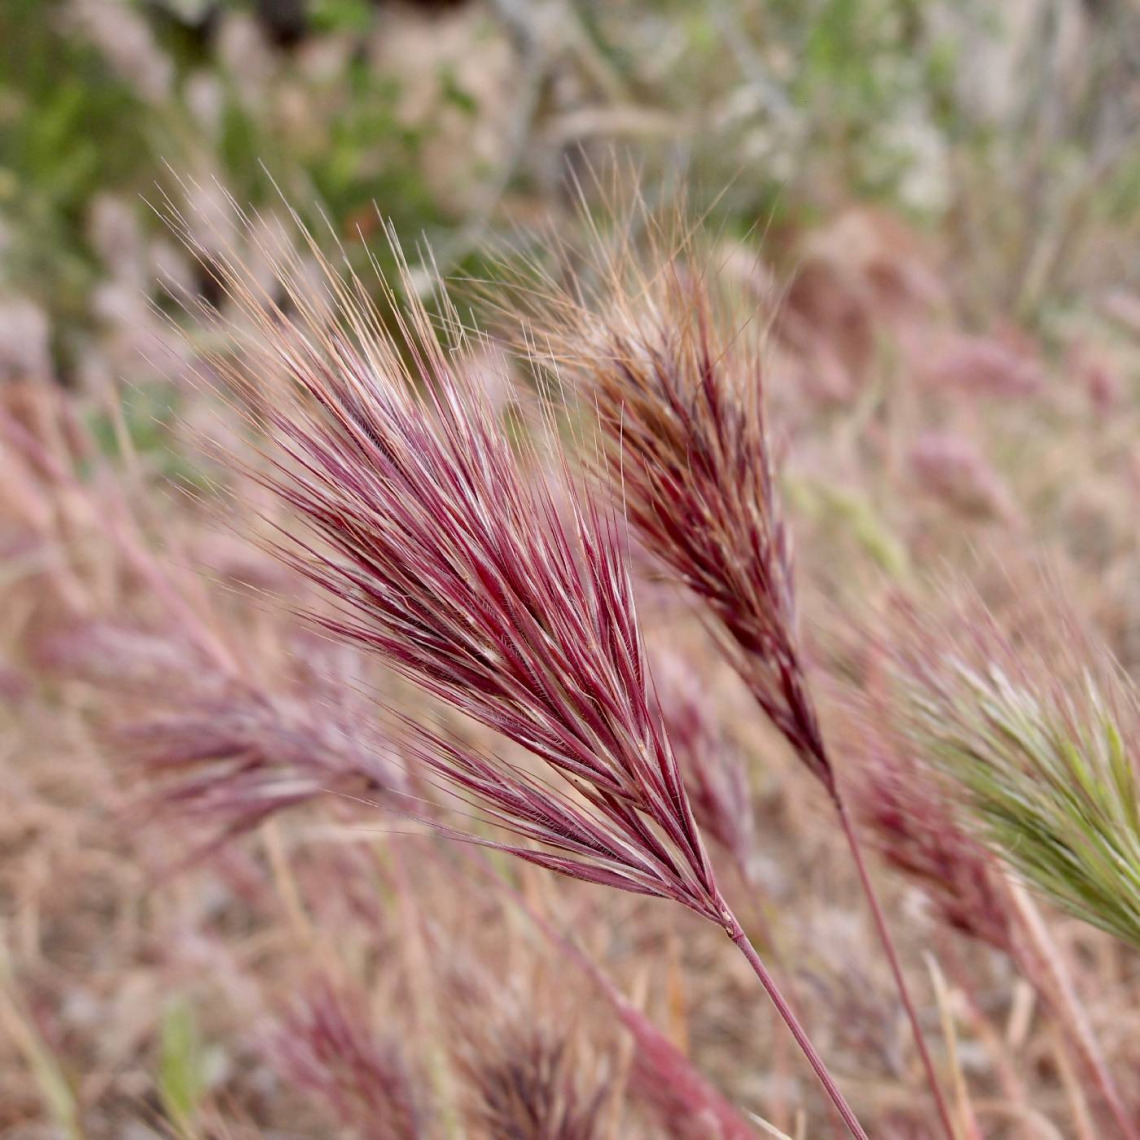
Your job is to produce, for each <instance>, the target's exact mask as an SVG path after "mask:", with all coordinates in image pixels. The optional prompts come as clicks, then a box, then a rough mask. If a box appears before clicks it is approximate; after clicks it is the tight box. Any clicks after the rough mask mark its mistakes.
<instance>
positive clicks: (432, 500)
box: [174, 216, 865, 1137]
mask: <svg viewBox="0 0 1140 1140" xmlns="http://www.w3.org/2000/svg"><path fill="white" fill-rule="evenodd" d="M174 224H175V226H176V228H179V229H180V231H181V232H182V235H183V238H184V240H186V241H188V242H189V243H190V244H191V248H193V242H194V239H193V236H192V233H191V232H190V230H189V229H188V228H187V227H186V226H184V225H183V224H181V223H180V222H179V219H178V218H177V216H175V219H174ZM309 240H310V246H311V250H312V252H313V253H316V252H317V250H316V245H315V242H312V239H311V238H310V239H309ZM321 264H322V265H323V267H324V270H325V282H324V289H323V291H322V290H320V289H316V288H315V287H314V286H313V285H312V284H311V282H309V281H307V280H305V279H302V278H300V277H299V276H298V275H297V273H296V272H295V271H294V269H293V268H291V266H290V264H289V263H288V262H285V263H283V264H281V266H280V269H281V279H282V283H283V287H284V289H285V292H286V294H287V300H288V310H289V312H288V315H287V314H286V312H285V311H284V310H283V308H282V307H281V306H280V305H277V304H276V303H275V302H274V301H273V299H272V298H271V297H269V296H267V295H266V294H265V293H264V291H260V290H259V289H258V288H257V286H256V284H253V285H251V284H249V280H250V279H249V275H248V274H247V273H246V272H245V271H244V270H243V268H242V266H241V264H240V263H239V262H237V261H235V260H234V259H233V258H232V257H231V256H229V255H226V254H224V255H222V256H221V257H216V258H215V260H214V265H215V266H216V267H217V273H218V275H219V277H220V278H221V283H222V285H223V286H224V287H225V289H226V291H227V293H228V294H229V296H230V298H231V300H232V302H233V304H234V305H235V306H236V308H237V314H236V316H235V317H234V319H233V321H232V327H233V328H234V329H235V330H236V331H238V332H239V333H241V334H243V335H242V336H241V337H240V340H241V344H242V347H243V348H244V352H242V353H241V354H240V355H235V356H232V357H229V358H222V359H215V360H214V361H213V362H212V363H213V366H214V368H215V370H216V375H217V376H219V377H221V380H222V382H223V383H224V384H225V385H227V386H228V387H229V388H230V389H231V391H232V392H234V393H236V394H237V395H238V396H240V397H241V398H243V400H244V402H245V403H246V405H247V406H248V407H249V408H250V409H252V411H251V413H250V415H251V418H252V419H253V421H254V426H255V427H256V428H257V429H258V430H260V431H263V432H264V433H265V435H266V436H267V437H268V439H269V441H270V442H269V445H268V450H269V452H270V454H267V455H266V456H265V457H264V458H265V463H264V465H263V466H262V467H261V468H260V469H259V470H257V471H254V472H253V474H254V475H255V476H256V477H258V478H260V479H261V481H262V483H263V484H264V485H265V486H267V487H268V488H269V489H270V490H272V491H273V492H274V493H275V494H276V495H277V496H279V498H280V499H281V500H282V501H283V502H284V503H286V504H288V505H289V506H290V507H291V509H292V511H293V513H294V514H295V516H296V518H297V520H298V522H299V524H300V526H301V528H302V531H303V533H302V534H301V535H299V536H298V537H296V538H293V539H291V538H288V537H286V538H284V539H283V540H282V542H281V544H280V550H279V553H280V554H281V556H282V557H283V558H284V559H285V560H286V561H288V562H289V563H290V564H291V565H293V566H294V567H295V568H296V569H297V570H299V571H300V572H301V573H302V574H304V575H307V576H308V577H309V578H310V579H312V580H313V581H314V582H316V583H317V584H318V585H319V586H321V587H322V589H323V590H324V592H325V594H326V595H327V597H328V598H329V599H330V601H331V603H332V605H333V607H334V609H333V612H332V613H331V614H330V613H327V612H326V613H315V614H313V615H312V617H313V619H314V620H315V621H316V622H317V624H318V625H320V626H322V627H323V628H324V629H325V630H326V631H328V632H330V633H332V634H333V635H334V636H335V637H337V638H338V639H340V640H342V641H346V642H349V643H351V644H354V645H357V646H359V647H361V648H363V649H365V650H367V651H369V652H371V653H373V654H375V655H376V656H377V657H379V658H380V659H381V660H383V661H384V662H385V663H387V664H388V665H389V666H390V667H392V668H393V669H395V670H396V671H398V672H399V673H401V674H402V675H403V676H405V677H406V678H408V679H410V680H411V681H413V682H414V683H416V684H417V685H419V686H420V687H421V689H423V690H424V691H425V692H427V693H428V694H430V695H431V696H433V697H435V698H437V699H438V700H439V701H441V702H442V703H443V704H444V705H445V706H450V707H451V708H452V709H454V710H457V711H458V712H460V713H462V714H464V715H465V716H467V717H468V718H470V719H471V720H473V721H475V722H477V723H479V724H482V725H483V726H485V727H486V728H488V729H491V730H493V731H494V732H496V733H498V734H500V735H501V736H502V737H503V738H505V739H506V740H508V741H511V742H512V743H513V744H515V745H517V746H519V747H520V748H522V749H523V750H525V751H526V752H527V753H529V754H530V756H531V757H532V758H533V759H534V761H536V762H537V766H534V767H532V766H530V763H529V762H528V764H527V766H524V764H523V763H522V762H516V761H513V760H511V759H508V758H505V757H503V756H499V755H495V754H490V753H487V752H484V751H480V750H479V749H477V748H475V747H473V746H471V745H469V744H467V743H460V742H459V741H458V739H457V738H455V737H453V736H446V737H445V736H443V735H441V734H439V733H436V732H432V731H429V730H428V729H426V728H424V727H422V726H419V725H416V724H413V723H408V730H409V734H410V736H411V738H412V742H411V744H410V746H409V748H408V749H407V752H406V754H408V755H410V756H412V757H413V758H416V759H418V760H419V761H420V767H421V769H422V770H423V771H424V772H427V773H430V774H432V775H433V776H434V777H435V778H436V780H437V782H438V785H439V786H440V788H442V789H443V790H444V791H446V792H447V793H449V794H451V795H453V796H455V797H457V798H458V799H459V800H460V801H462V802H463V803H465V804H467V805H469V806H472V807H475V808H476V809H478V810H480V811H481V812H482V813H483V814H484V815H485V817H486V818H487V819H489V820H490V821H491V822H492V823H494V824H495V825H497V827H498V828H499V831H500V834H503V835H504V838H503V839H501V840H497V841H495V840H491V839H489V838H486V837H485V836H484V835H481V834H478V833H477V832H476V831H475V830H474V829H473V828H470V829H468V830H465V831H457V830H452V831H451V834H454V835H457V836H458V837H461V838H465V839H467V840H468V841H470V842H474V843H479V844H483V845H486V846H491V847H495V848H498V849H500V850H504V851H507V852H509V853H512V854H514V855H516V856H518V857H519V858H522V859H524V860H528V861H530V862H532V863H535V864H538V865H540V866H543V867H546V868H549V869H551V870H554V871H558V872H560V873H562V874H565V875H568V876H571V877H574V878H577V879H580V880H584V881H587V882H593V883H598V884H603V885H607V886H611V887H614V888H617V889H621V890H626V891H631V892H634V893H638V894H644V895H650V896H655V897H659V898H665V899H671V900H673V901H675V902H677V903H680V904H681V905H683V906H685V907H687V908H689V909H690V910H693V911H694V912H696V913H698V914H700V915H701V916H702V917H705V918H708V919H710V920H711V921H713V922H715V923H717V924H718V925H720V926H722V927H723V929H724V930H725V931H726V933H727V934H728V935H729V936H730V937H731V938H732V940H733V941H734V942H735V943H736V945H737V946H738V947H739V948H740V950H741V952H742V953H743V954H744V955H745V957H746V958H747V960H748V962H749V964H750V965H751V967H752V969H753V971H754V972H755V973H756V976H757V978H758V980H759V981H760V982H761V984H762V985H763V986H764V988H765V990H766V992H767V993H768V995H769V996H770V997H771V999H772V1001H773V1002H774V1003H775V1004H776V1006H777V1008H778V1009H779V1011H780V1014H781V1017H783V1019H784V1020H785V1022H786V1024H787V1025H788V1028H789V1030H790V1032H792V1034H793V1035H794V1036H795V1037H796V1040H797V1042H798V1044H799V1045H800V1048H801V1049H802V1050H803V1052H804V1054H805V1056H807V1058H808V1060H809V1061H810V1063H811V1065H812V1067H813V1069H814V1071H815V1072H816V1074H817V1076H818V1077H819V1079H820V1082H821V1083H822V1084H823V1085H824V1087H825V1088H826V1090H827V1093H828V1095H829V1097H830V1098H831V1099H832V1101H833V1103H834V1104H835V1105H836V1107H837V1109H838V1110H839V1112H840V1113H841V1114H842V1115H843V1118H844V1120H845V1121H846V1123H847V1124H848V1127H849V1128H850V1130H851V1132H852V1134H853V1135H855V1136H860V1137H861V1136H865V1133H864V1131H863V1129H862V1127H861V1126H860V1124H859V1122H858V1120H857V1119H856V1117H855V1115H854V1113H853V1112H852V1110H851V1108H850V1106H849V1105H848V1104H847V1102H846V1100H845V1099H844V1097H843V1095H842V1093H841V1092H840V1090H839V1089H838V1087H837V1086H836V1084H835V1082H834V1080H833V1078H832V1077H831V1075H830V1073H829V1072H828V1070H827V1068H826V1066H825V1065H824V1063H823V1061H822V1058H820V1056H819V1054H818V1052H817V1051H816V1050H815V1048H814V1046H813V1045H812V1043H811V1041H810V1039H809V1038H808V1036H807V1034H806V1033H805V1032H804V1030H803V1028H802V1027H801V1026H800V1025H799V1022H798V1021H797V1020H796V1018H795V1015H794V1013H793V1012H792V1010H791V1009H790V1007H789V1006H788V1005H787V1003H786V1002H785V1001H784V999H783V997H782V995H781V994H780V992H779V989H778V987H777V986H776V984H775V981H774V979H773V978H772V976H771V974H770V973H769V972H768V970H767V968H766V966H765V965H764V963H763V961H762V960H761V959H760V958H759V956H758V955H757V954H756V951H755V949H754V948H753V947H752V945H751V943H749V941H748V938H747V936H746V934H745V933H744V930H743V928H742V927H741V925H740V923H739V921H738V919H737V918H736V917H735V915H733V913H732V912H731V910H730V909H729V908H728V906H727V904H726V903H725V901H724V899H723V897H722V896H721V894H720V891H719V889H718V886H717V884H716V881H715V878H714V875H713V870H712V865H711V863H710V861H709V859H708V856H707V855H706V852H705V848H704V843H703V841H702V838H701V835H700V832H699V830H698V827H697V824H696V820H695V818H694V813H693V809H692V805H691V803H690V801H689V798H688V795H687V793H686V789H685V784H684V780H683V778H682V775H681V771H680V767H679V765H678V763H677V760H676V757H675V755H674V753H673V750H672V747H671V745H670V742H669V738H668V735H667V733H666V731H665V729H664V727H663V725H662V723H661V720H660V718H659V717H658V716H657V715H656V713H655V710H654V707H653V701H652V697H651V681H650V677H649V671H648V668H647V664H646V660H645V651H644V647H643V645H642V640H641V633H640V629H639V627H638V623H637V617H636V609H635V605H634V594H633V587H632V583H631V580H630V575H629V571H628V558H629V554H628V549H627V541H626V536H625V531H624V525H623V522H622V520H621V518H620V516H619V515H618V513H617V512H616V511H615V510H614V509H613V508H612V507H609V506H606V505H603V504H599V503H597V502H595V501H594V500H592V499H590V498H589V497H584V496H581V495H580V494H578V493H577V492H578V491H579V490H580V488H579V487H578V486H577V485H576V482H575V480H574V478H573V476H572V475H571V474H570V472H569V470H568V465H567V464H566V463H565V462H564V461H558V462H556V463H555V464H554V465H553V467H554V472H555V474H554V476H553V477H552V478H551V479H549V480H548V479H545V478H539V477H538V476H537V472H538V471H540V470H541V469H542V464H540V463H538V462H534V461H533V458H534V457H533V453H534V450H535V448H536V447H537V443H538V436H537V435H536V434H535V433H531V434H523V435H522V438H518V437H517V433H516V435H512V434H511V433H509V432H508V431H507V430H506V427H505V425H504V424H502V423H500V422H499V420H498V419H497V417H496V415H495V412H494V410H493V408H492V407H491V406H490V405H489V401H488V398H487V393H486V391H485V389H484V388H483V387H482V386H481V385H478V384H476V383H474V382H473V380H472V377H473V370H471V369H469V368H465V367H463V366H462V365H463V362H464V355H465V353H466V352H467V351H468V350H467V341H466V339H465V337H464V335H463V333H462V331H461V324H460V321H459V318H458V314H457V313H456V311H455V310H454V309H453V308H452V307H450V304H449V303H448V302H447V300H446V297H444V296H441V304H442V306H443V315H442V321H441V323H442V325H443V327H444V330H445V332H446V338H445V337H444V336H441V334H440V332H439V331H438V329H437V327H436V324H434V323H433V321H432V319H431V318H430V317H429V315H428V313H427V312H426V310H425V308H424V307H423V305H422V304H420V303H416V302H413V303H411V304H410V305H408V306H407V307H405V308H402V307H401V306H400V305H398V304H396V303H394V298H393V296H392V294H391V291H390V290H389V291H387V292H386V299H387V301H388V309H387V311H386V312H385V313H384V314H381V312H380V310H379V309H378V308H377V306H376V305H375V304H374V302H373V301H372V300H371V299H370V297H369V296H368V295H367V293H366V291H365V289H364V286H363V284H362V283H361V282H360V281H359V279H358V278H356V277H355V276H349V277H348V278H347V279H345V278H342V277H340V276H338V274H337V273H336V272H334V271H333V270H332V268H331V267H330V266H329V265H328V263H327V262H321ZM405 280H406V281H407V280H408V278H407V276H406V277H405ZM386 288H387V287H386V286H385V289H386ZM409 292H411V291H410V290H409ZM389 325H390V326H391V328H389ZM559 486H560V487H562V488H563V490H564V491H565V492H569V493H563V494H560V493H558V491H557V489H556V488H557V487H559ZM443 830H447V829H446V828H444V829H443Z"/></svg>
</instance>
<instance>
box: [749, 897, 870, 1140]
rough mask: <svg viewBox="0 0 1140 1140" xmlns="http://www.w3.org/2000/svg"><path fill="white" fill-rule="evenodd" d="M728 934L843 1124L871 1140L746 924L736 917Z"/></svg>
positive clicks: (854, 1134) (860, 1139)
mask: <svg viewBox="0 0 1140 1140" xmlns="http://www.w3.org/2000/svg"><path fill="white" fill-rule="evenodd" d="M728 935H729V937H730V938H731V939H732V941H733V942H735V943H736V945H737V946H738V947H739V949H740V952H741V953H742V954H743V955H744V957H745V958H746V959H747V961H748V964H749V965H750V966H751V967H752V969H753V972H754V973H755V974H756V976H757V977H758V978H759V979H760V984H761V985H762V986H763V987H764V990H765V992H766V993H767V994H768V997H769V998H771V1000H772V1004H773V1005H774V1006H775V1007H776V1010H777V1012H778V1013H779V1014H780V1017H781V1018H783V1021H784V1024H785V1025H786V1026H787V1027H788V1028H789V1029H790V1030H791V1032H792V1036H793V1037H794V1038H795V1039H796V1044H797V1045H799V1047H800V1049H801V1050H802V1051H803V1054H804V1056H805V1057H806V1058H807V1059H808V1064H810V1065H811V1067H812V1068H813V1069H814V1070H815V1075H816V1076H817V1077H818V1078H819V1082H820V1084H822V1085H823V1087H824V1091H825V1092H826V1093H827V1095H828V1096H829V1097H830V1098H831V1102H832V1103H833V1104H834V1105H835V1108H836V1110H837V1111H838V1112H839V1115H840V1116H841V1117H843V1123H844V1124H846V1125H847V1128H848V1130H849V1131H850V1133H851V1135H852V1136H855V1137H857V1138H858V1140H868V1137H867V1133H866V1132H865V1131H864V1130H863V1126H862V1125H861V1124H860V1123H859V1121H858V1119H857V1118H856V1116H855V1113H854V1112H853V1111H852V1109H851V1106H850V1105H849V1104H848V1103H847V1101H846V1099H845V1098H844V1096H843V1094H842V1093H841V1092H840V1091H839V1086H838V1085H836V1083H835V1081H834V1080H833V1079H832V1076H831V1074H830V1073H829V1072H828V1071H827V1066H826V1065H825V1064H824V1063H823V1058H822V1057H820V1055H819V1054H818V1053H817V1052H816V1050H815V1046H814V1045H813V1044H812V1043H811V1039H810V1038H809V1037H808V1035H807V1033H806V1032H805V1031H804V1028H803V1026H802V1025H800V1023H799V1021H798V1020H797V1019H796V1015H795V1014H794V1013H793V1012H792V1008H791V1006H789V1005H788V1003H787V1002H786V1001H785V1000H784V995H783V994H782V993H780V989H779V987H778V986H777V985H776V981H775V979H774V978H773V977H772V975H771V974H770V973H768V968H767V966H765V965H764V963H763V961H762V960H761V958H760V955H759V954H757V953H756V949H755V947H753V945H752V943H751V942H749V941H748V935H747V934H745V933H744V929H743V927H741V925H740V923H739V922H737V921H736V920H735V919H733V926H732V928H731V929H729V931H728Z"/></svg>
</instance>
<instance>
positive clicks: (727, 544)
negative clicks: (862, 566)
mask: <svg viewBox="0 0 1140 1140" xmlns="http://www.w3.org/2000/svg"><path fill="white" fill-rule="evenodd" d="M684 252H685V253H688V252H689V251H688V250H685V251H684ZM597 256H598V258H599V259H600V261H601V264H600V265H598V266H597V276H598V278H599V282H600V283H599V284H598V285H597V287H596V294H595V295H594V296H591V297H588V298H586V299H583V298H582V297H580V296H579V295H577V294H574V295H572V294H570V293H567V292H564V291H560V290H558V288H557V287H555V286H553V285H551V288H550V290H549V291H544V290H543V289H542V287H541V286H540V287H539V288H538V289H535V288H534V287H533V286H532V283H529V282H528V283H526V284H525V285H522V286H520V287H519V289H518V290H517V295H518V299H519V303H520V304H521V305H523V306H525V307H527V308H529V310H530V314H529V315H530V320H531V327H530V329H529V332H528V337H529V341H530V351H531V353H532V355H533V357H534V360H535V362H536V364H537V365H538V366H539V367H543V366H550V365H551V364H553V365H554V366H555V367H556V368H557V369H558V370H559V372H560V374H562V375H567V376H570V377H571V378H572V379H573V380H574V382H575V383H576V384H577V386H578V388H579V391H580V393H581V396H582V398H583V400H584V401H585V403H586V404H587V405H589V406H591V407H592V408H593V409H595V410H596V413H597V418H598V421H599V424H600V434H601V440H602V442H601V449H600V456H599V458H598V462H597V464H596V465H595V468H596V473H597V474H598V475H600V476H601V478H602V481H603V482H604V483H606V484H608V486H609V487H610V488H611V491H612V493H613V496H614V497H615V499H616V500H617V501H620V502H621V503H622V505H623V507H624V509H625V511H626V513H627V515H628V517H629V519H630V522H631V523H632V524H633V526H634V527H635V528H636V531H637V533H638V535H639V538H640V539H641V541H642V542H643V543H644V545H645V546H646V547H647V548H648V549H649V550H651V551H652V552H653V553H654V554H655V555H656V556H657V557H658V558H659V559H660V560H661V562H663V563H664V564H665V566H666V567H667V568H668V569H669V570H670V571H671V573H672V574H673V575H675V576H676V578H678V579H679V580H680V581H681V582H682V583H683V584H684V585H686V586H687V587H689V589H690V590H692V592H693V593H694V594H695V595H696V596H697V597H699V598H700V599H702V600H703V601H704V602H705V603H706V604H707V606H708V608H709V611H710V612H711V614H712V616H713V617H714V618H715V620H716V626H717V628H718V629H719V631H720V633H721V634H722V635H723V636H722V638H721V640H722V643H723V646H724V648H725V651H726V652H727V654H728V655H729V657H730V658H731V660H732V661H733V663H734V665H735V666H736V668H737V670H738V672H739V673H740V675H741V676H742V677H743V679H744V680H745V682H746V683H747V685H748V687H749V689H750V691H751V693H752V695H753V696H754V698H755V699H756V701H757V702H758V703H759V704H760V706H761V707H762V708H763V710H764V711H765V713H766V714H767V715H768V717H769V718H770V719H771V721H772V722H773V724H775V726H776V727H777V729H778V730H779V731H780V732H781V733H782V734H783V735H784V737H785V738H786V739H787V740H788V742H789V743H790V744H791V745H792V747H793V748H794V749H795V751H796V753H797V755H798V756H799V757H800V758H801V760H802V761H803V762H804V763H805V764H806V766H807V767H808V768H809V770H811V772H812V773H813V774H814V775H815V776H816V777H817V778H819V779H820V780H821V781H822V782H823V783H824V785H825V786H826V787H827V788H828V789H829V790H831V789H832V788H833V787H834V776H833V774H832V772H831V765H830V761H829V759H828V756H827V753H826V750H825V748H824V744H823V739H822V735H821V732H820V727H819V721H818V717H817V715H816V711H815V707H814V704H813V702H812V699H811V696H810V693H809V692H808V687H807V682H806V677H805V670H804V667H803V660H802V657H803V655H802V650H801V648H800V644H799V639H798V635H797V629H796V606H795V594H794V589H793V582H792V566H791V541H790V537H789V534H788V531H787V529H786V527H785V525H784V522H783V518H782V513H781V508H780V503H779V499H778V495H777V492H776V487H775V480H774V471H773V463H772V448H771V444H770V440H769V437H768V431H767V427H766V424H765V417H764V410H763V386H764V385H763V370H762V367H761V361H760V350H759V347H758V346H757V345H755V344H753V343H751V342H750V338H749V335H748V331H747V330H744V331H742V332H740V333H738V334H737V335H735V336H728V335H725V334H724V333H723V332H722V331H721V329H720V327H719V321H718V317H717V315H716V311H715V310H716V305H715V300H714V297H713V294H712V288H711V286H710V283H709V281H708V280H707V278H706V277H705V276H704V275H702V274H701V273H699V272H697V271H696V270H695V269H694V268H693V267H692V266H691V265H690V264H689V263H688V262H686V261H683V260H682V259H681V256H680V255H679V254H675V253H670V254H668V255H666V256H664V257H659V258H658V261H655V262H654V264H655V265H656V264H658V262H659V266H658V267H657V268H656V269H655V271H654V272H652V273H649V272H648V271H647V272H644V273H643V272H642V271H641V270H640V269H639V268H638V262H637V259H636V258H635V257H633V256H632V255H630V253H629V251H628V249H626V248H624V247H622V248H621V249H620V250H618V251H617V252H616V253H613V254H612V255H611V254H610V253H608V252H601V253H599V254H598V255H597Z"/></svg>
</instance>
